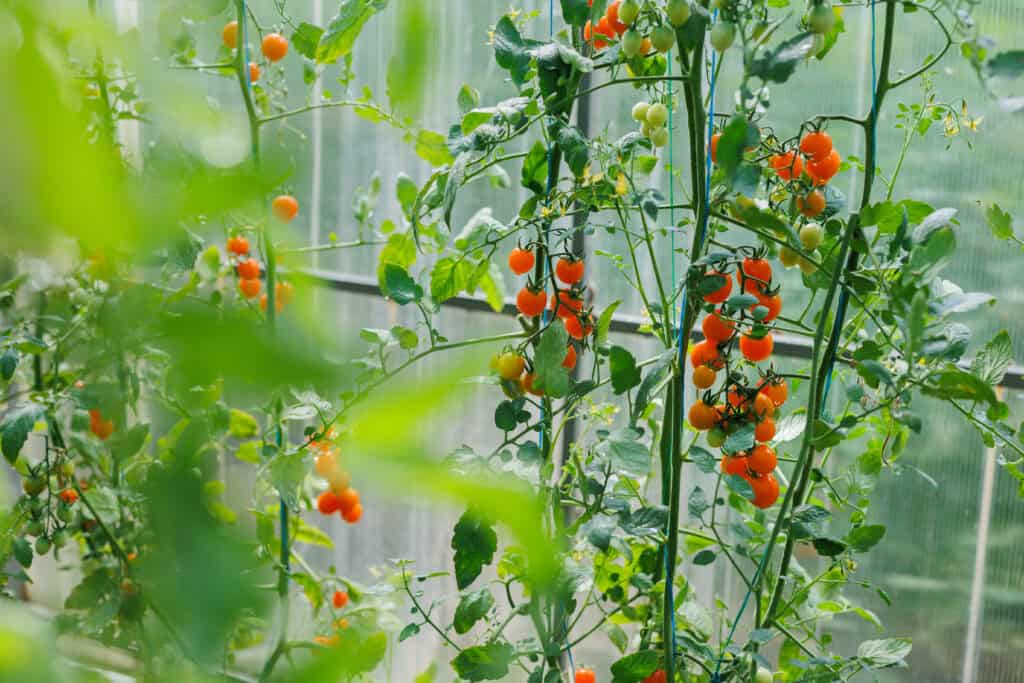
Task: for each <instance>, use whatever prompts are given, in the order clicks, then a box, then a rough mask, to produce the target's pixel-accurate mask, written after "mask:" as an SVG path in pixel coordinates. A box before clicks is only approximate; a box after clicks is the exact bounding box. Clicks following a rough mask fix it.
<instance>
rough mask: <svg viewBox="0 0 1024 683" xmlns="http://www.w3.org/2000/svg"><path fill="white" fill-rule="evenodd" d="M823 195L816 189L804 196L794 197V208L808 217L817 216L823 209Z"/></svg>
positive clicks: (824, 203)
mask: <svg viewBox="0 0 1024 683" xmlns="http://www.w3.org/2000/svg"><path fill="white" fill-rule="evenodd" d="M825 205H826V202H825V195H823V194H822V193H821V192H818V191H817V190H812V191H811V192H809V193H808V194H807V196H806V197H797V198H796V208H797V210H798V211H799V212H800V213H802V214H803V215H805V216H807V217H808V218H817V217H818V216H820V215H821V213H822V212H823V211H824V210H825Z"/></svg>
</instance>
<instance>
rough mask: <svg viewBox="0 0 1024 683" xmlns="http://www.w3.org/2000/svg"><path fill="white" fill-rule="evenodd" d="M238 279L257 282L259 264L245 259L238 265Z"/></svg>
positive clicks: (253, 260)
mask: <svg viewBox="0 0 1024 683" xmlns="http://www.w3.org/2000/svg"><path fill="white" fill-rule="evenodd" d="M238 277H240V278H242V279H243V280H257V279H259V277H260V264H259V261H257V260H256V259H247V260H245V261H242V262H241V263H239V264H238Z"/></svg>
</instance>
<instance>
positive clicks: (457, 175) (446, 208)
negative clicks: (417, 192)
mask: <svg viewBox="0 0 1024 683" xmlns="http://www.w3.org/2000/svg"><path fill="white" fill-rule="evenodd" d="M469 160H470V154H469V152H462V153H460V154H459V156H457V157H455V161H454V162H452V165H451V168H449V169H448V181H447V182H446V183H445V186H444V200H443V201H442V202H441V209H442V211H443V213H444V223H445V225H447V226H448V228H449V229H451V227H452V211H453V210H454V208H455V197H456V195H457V194H458V192H459V188H460V187H462V182H463V180H465V177H466V165H467V164H468V163H469Z"/></svg>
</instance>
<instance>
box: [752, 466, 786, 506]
mask: <svg viewBox="0 0 1024 683" xmlns="http://www.w3.org/2000/svg"><path fill="white" fill-rule="evenodd" d="M747 481H748V482H750V488H752V489H754V505H756V506H757V507H759V508H761V509H762V510H763V509H764V508H768V507H771V506H772V505H774V504H775V501H777V500H778V499H779V482H778V481H777V480H776V479H775V477H774V476H773V475H771V474H765V475H763V476H760V477H757V478H756V479H755V478H754V477H751V478H750V479H748V480H747Z"/></svg>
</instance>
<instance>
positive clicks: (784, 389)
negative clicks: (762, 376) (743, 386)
mask: <svg viewBox="0 0 1024 683" xmlns="http://www.w3.org/2000/svg"><path fill="white" fill-rule="evenodd" d="M761 393H762V394H764V395H765V396H767V397H768V398H770V399H771V400H772V403H774V404H775V406H776V407H778V406H781V405H782V404H783V403H785V402H786V399H787V398H789V387H788V386H786V380H784V379H778V380H775V381H774V382H767V383H765V385H764V386H762V387H761Z"/></svg>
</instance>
